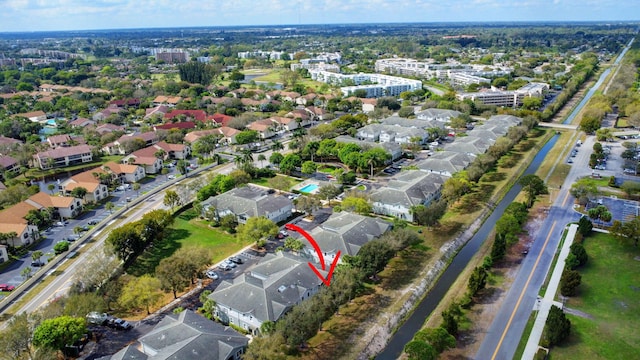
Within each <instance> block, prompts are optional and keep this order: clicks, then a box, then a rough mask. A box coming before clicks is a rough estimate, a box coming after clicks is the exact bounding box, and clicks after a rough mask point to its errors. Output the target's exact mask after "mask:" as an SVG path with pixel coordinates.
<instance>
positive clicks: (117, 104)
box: [109, 98, 140, 109]
mask: <svg viewBox="0 0 640 360" xmlns="http://www.w3.org/2000/svg"><path fill="white" fill-rule="evenodd" d="M138 106H140V99H138V98H132V99H121V100H112V101H110V102H109V107H110V108H121V109H126V108H130V107H138Z"/></svg>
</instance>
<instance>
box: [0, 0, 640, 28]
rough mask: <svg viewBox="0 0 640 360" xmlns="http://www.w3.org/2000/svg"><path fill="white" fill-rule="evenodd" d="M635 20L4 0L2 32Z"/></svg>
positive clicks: (634, 15) (575, 9)
mask: <svg viewBox="0 0 640 360" xmlns="http://www.w3.org/2000/svg"><path fill="white" fill-rule="evenodd" d="M616 20H622V21H635V20H640V1H638V0H519V1H518V0H0V32H14V31H48V30H90V29H122V28H154V27H190V26H235V25H297V24H336V23H342V24H344V23H389V22H392V23H398V22H400V23H404V22H468V21H473V22H495V21H616Z"/></svg>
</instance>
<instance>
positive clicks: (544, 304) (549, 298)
mask: <svg viewBox="0 0 640 360" xmlns="http://www.w3.org/2000/svg"><path fill="white" fill-rule="evenodd" d="M577 229H578V225H576V224H571V225H569V230H568V232H567V236H566V237H565V239H564V243H563V244H562V249H561V250H560V255H558V261H557V262H556V267H555V268H554V269H553V274H552V275H551V279H550V280H549V285H548V286H547V291H546V292H545V293H544V297H543V298H538V300H537V301H536V304H535V306H534V310H535V309H536V308H537V309H538V315H537V316H536V321H535V323H534V324H533V329H531V334H530V335H529V340H528V341H527V346H526V347H525V349H524V353H522V359H523V360H533V358H534V356H535V355H536V352H537V351H538V344H540V339H541V338H542V330H544V324H545V322H546V321H547V316H549V310H550V309H551V305H555V306H558V307H560V308H562V304H561V303H559V302H557V301H554V298H555V295H556V292H557V291H558V286H559V285H560V278H561V277H562V272H563V271H564V263H565V260H566V259H567V256H568V255H569V248H570V247H571V244H573V239H574V238H575V236H576V230H577Z"/></svg>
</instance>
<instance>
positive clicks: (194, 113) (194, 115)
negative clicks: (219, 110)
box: [164, 109, 207, 122]
mask: <svg viewBox="0 0 640 360" xmlns="http://www.w3.org/2000/svg"><path fill="white" fill-rule="evenodd" d="M180 117H184V119H185V120H191V121H200V122H206V121H207V113H206V112H204V110H176V109H174V110H171V111H169V112H168V113H166V114H164V119H165V120H166V121H173V120H174V119H175V120H177V119H176V118H180Z"/></svg>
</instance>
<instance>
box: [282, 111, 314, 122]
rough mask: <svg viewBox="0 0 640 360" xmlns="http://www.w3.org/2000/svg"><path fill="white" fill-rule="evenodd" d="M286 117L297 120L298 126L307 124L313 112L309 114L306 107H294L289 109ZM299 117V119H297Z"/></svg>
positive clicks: (311, 118)
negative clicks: (294, 108)
mask: <svg viewBox="0 0 640 360" xmlns="http://www.w3.org/2000/svg"><path fill="white" fill-rule="evenodd" d="M285 116H286V117H290V118H293V119H296V120H297V121H299V125H300V126H309V125H311V121H312V120H313V114H310V113H309V112H308V111H307V110H306V109H296V110H293V111H289V112H288V113H287V115H285ZM298 119H300V120H298Z"/></svg>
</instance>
